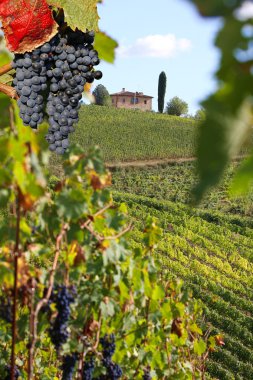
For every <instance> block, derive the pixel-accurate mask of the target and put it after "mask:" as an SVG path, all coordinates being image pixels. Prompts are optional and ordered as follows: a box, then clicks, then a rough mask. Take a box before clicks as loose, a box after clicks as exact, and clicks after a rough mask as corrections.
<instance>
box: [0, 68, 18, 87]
mask: <svg viewBox="0 0 253 380" xmlns="http://www.w3.org/2000/svg"><path fill="white" fill-rule="evenodd" d="M14 74H15V70H10V71H9V72H8V73H7V74H3V75H1V76H0V83H3V84H9V83H12V81H13V75H14Z"/></svg>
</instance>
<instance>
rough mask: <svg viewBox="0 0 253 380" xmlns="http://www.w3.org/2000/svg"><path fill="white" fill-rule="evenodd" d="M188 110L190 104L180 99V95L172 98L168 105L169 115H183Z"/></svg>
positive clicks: (167, 111)
mask: <svg viewBox="0 0 253 380" xmlns="http://www.w3.org/2000/svg"><path fill="white" fill-rule="evenodd" d="M187 112H188V104H187V103H186V102H185V101H184V100H182V99H180V98H179V97H178V96H175V97H174V98H172V99H170V101H169V102H168V103H167V106H166V113H167V114H168V115H174V116H182V115H186V114H187Z"/></svg>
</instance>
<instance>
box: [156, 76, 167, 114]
mask: <svg viewBox="0 0 253 380" xmlns="http://www.w3.org/2000/svg"><path fill="white" fill-rule="evenodd" d="M166 83H167V77H166V74H165V72H164V71H162V72H161V74H160V75H159V80H158V111H159V112H160V113H163V110H164V98H165V92H166Z"/></svg>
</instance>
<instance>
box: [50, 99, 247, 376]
mask: <svg viewBox="0 0 253 380" xmlns="http://www.w3.org/2000/svg"><path fill="white" fill-rule="evenodd" d="M195 131H196V128H195V124H194V122H193V121H190V120H185V119H180V118H172V117H168V116H167V115H157V114H152V113H141V112H133V111H127V110H115V109H108V108H104V107H95V106H92V107H83V108H82V110H81V119H80V123H79V126H78V128H77V132H76V133H75V134H74V135H73V137H72V141H75V142H76V141H77V142H79V143H81V145H83V146H84V147H86V148H88V147H89V146H91V145H94V144H99V145H100V146H101V147H102V149H103V153H104V158H105V160H106V161H126V160H130V161H131V160H141V159H151V158H170V157H187V156H192V155H193V152H194V135H195ZM57 162H58V161H57ZM53 166H54V172H55V174H58V170H59V168H60V166H57V165H56V161H54V162H53ZM193 170H194V168H193V166H192V164H181V165H169V166H162V167H161V166H158V167H157V168H134V169H133V168H129V169H121V170H118V171H116V172H114V174H113V179H114V189H117V190H118V191H120V192H118V193H116V192H115V199H116V200H118V201H124V202H126V203H127V204H128V206H129V209H130V217H131V218H132V219H134V221H135V226H136V228H135V230H134V231H133V235H132V239H133V244H138V243H139V242H140V239H141V232H140V231H141V230H142V228H143V224H144V222H143V221H144V220H145V218H146V217H147V215H148V214H152V215H154V216H156V217H157V218H158V220H159V222H160V223H161V225H162V227H163V228H164V230H165V233H164V239H163V240H162V241H161V243H160V245H159V250H158V252H159V254H158V257H157V259H158V261H159V262H160V263H161V265H162V268H163V273H164V275H166V276H171V275H174V276H178V277H182V278H183V279H184V280H185V281H186V283H187V284H188V285H189V286H190V287H191V289H193V291H194V294H195V296H196V297H198V298H201V299H202V300H203V302H204V304H205V315H206V318H207V321H208V322H209V323H210V324H211V325H212V326H214V327H216V328H217V330H218V331H222V332H223V333H224V334H225V342H226V346H225V348H224V349H223V350H222V352H217V353H215V354H213V356H212V360H211V361H210V363H209V370H210V372H211V373H212V375H213V376H215V378H218V379H220V380H224V379H226V380H231V379H236V380H242V379H245V380H246V379H247V380H248V379H251V378H252V379H253V365H252V363H253V350H252V347H253V334H252V331H253V306H252V305H253V303H252V301H253V278H252V269H253V254H252V252H253V243H252V241H253V240H252V238H253V223H252V221H251V216H252V202H251V199H252V196H251V197H250V198H248V199H247V200H244V201H242V200H241V199H238V200H234V201H231V200H229V199H228V197H227V188H226V182H227V181H228V179H229V177H230V176H231V170H232V169H231V170H230V171H229V172H228V175H227V179H226V182H225V183H224V184H222V185H221V187H220V188H219V189H216V190H215V191H214V192H213V193H212V194H211V195H210V196H209V197H208V198H207V199H206V200H205V202H204V203H203V205H202V207H203V208H205V209H204V210H196V209H195V210H194V209H190V208H188V207H187V206H185V205H184V203H185V202H186V201H187V199H188V197H189V189H190V188H191V186H192V184H193V181H194V172H193Z"/></svg>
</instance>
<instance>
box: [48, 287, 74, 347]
mask: <svg viewBox="0 0 253 380" xmlns="http://www.w3.org/2000/svg"><path fill="white" fill-rule="evenodd" d="M73 292H74V291H73V289H71V290H70V289H68V288H67V287H66V286H65V285H61V286H58V288H57V290H56V291H55V293H54V300H53V301H54V302H55V303H56V309H57V311H58V314H57V317H56V318H55V320H54V322H53V323H52V324H51V327H50V330H49V334H50V337H51V341H52V343H53V344H54V345H55V347H56V349H57V351H58V350H59V349H60V347H61V346H62V344H64V343H65V342H66V341H67V339H68V337H69V333H68V331H67V326H68V320H69V317H70V304H71V303H73V302H74V296H73Z"/></svg>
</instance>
